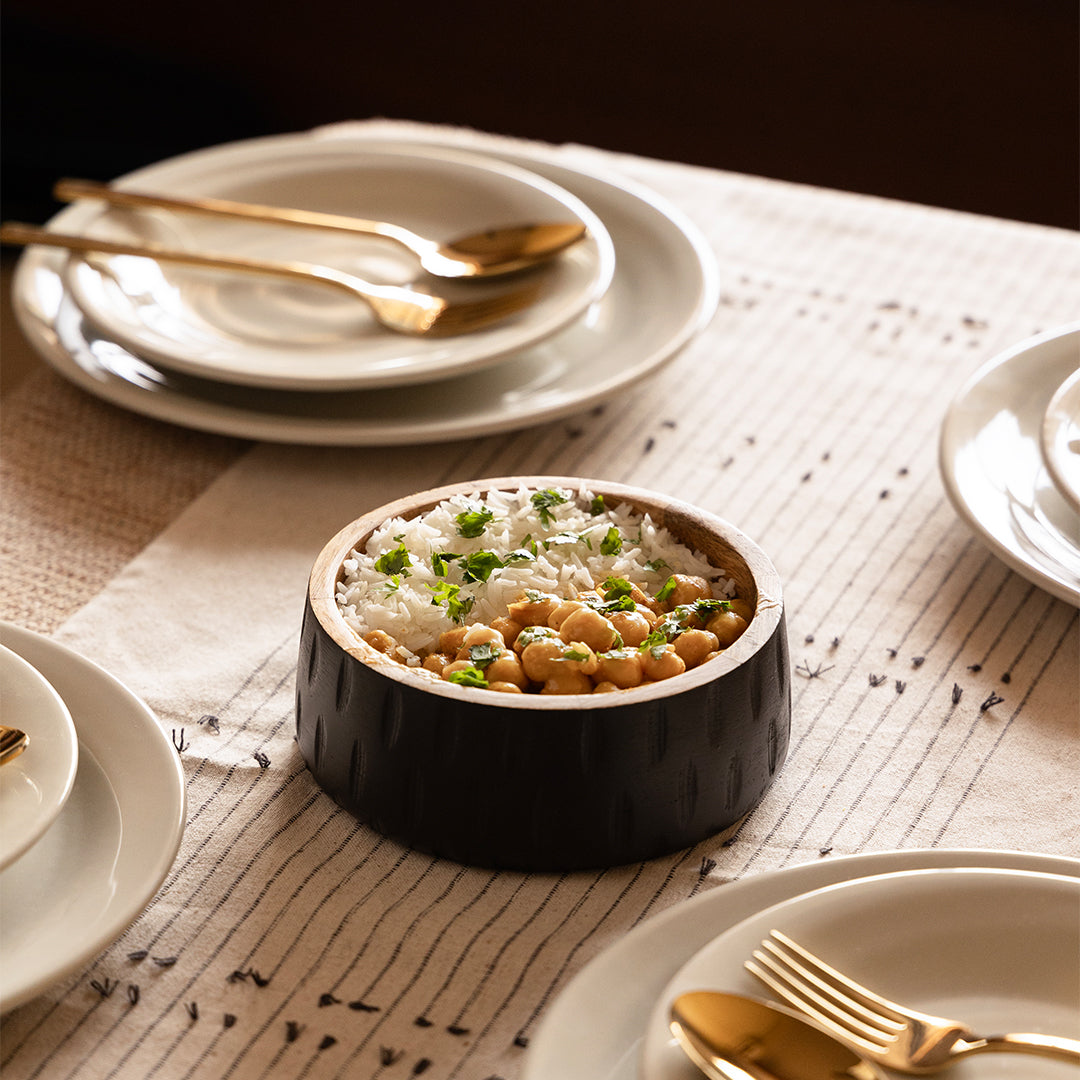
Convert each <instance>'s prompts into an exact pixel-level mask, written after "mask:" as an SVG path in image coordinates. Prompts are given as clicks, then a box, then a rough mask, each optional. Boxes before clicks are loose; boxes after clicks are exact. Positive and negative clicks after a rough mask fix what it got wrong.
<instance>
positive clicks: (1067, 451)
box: [1039, 355, 1080, 513]
mask: <svg viewBox="0 0 1080 1080" xmlns="http://www.w3.org/2000/svg"><path fill="white" fill-rule="evenodd" d="M1076 365H1077V366H1076V370H1075V371H1073V373H1072V374H1071V375H1070V376H1069V377H1068V378H1067V379H1066V380H1065V381H1064V382H1063V383H1062V384H1061V385H1060V386H1059V387H1058V388H1057V390H1055V391H1054V394H1053V396H1052V397H1051V398H1050V403H1049V405H1047V406H1046V412H1045V413H1044V414H1043V422H1042V427H1041V428H1040V429H1039V436H1040V439H1041V443H1042V454H1043V460H1044V461H1045V462H1046V468H1047V471H1048V472H1049V473H1050V477H1051V479H1052V480H1053V481H1054V483H1055V484H1056V485H1057V488H1058V491H1060V492H1061V494H1062V495H1064V496H1065V498H1066V499H1067V500H1068V502H1069V504H1070V505H1071V506H1072V508H1073V509H1074V510H1075V511H1077V513H1080V355H1077V357H1076Z"/></svg>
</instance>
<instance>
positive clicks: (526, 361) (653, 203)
mask: <svg viewBox="0 0 1080 1080" xmlns="http://www.w3.org/2000/svg"><path fill="white" fill-rule="evenodd" d="M305 138H306V137H305ZM310 139H311V143H312V145H313V146H314V145H317V144H318V141H317V140H316V138H315V137H314V136H311V137H310ZM336 141H337V140H335V142H336ZM349 141H350V142H353V141H355V142H358V143H361V144H363V145H367V144H368V143H369V142H372V141H374V140H369V139H356V140H352V139H350V140H349ZM256 142H257V143H258V144H259V145H262V144H264V143H265V144H266V152H267V153H268V154H273V155H276V150H275V140H273V139H271V140H257V141H256ZM302 145H304V144H303V142H301V143H300V144H299V146H302ZM404 145H406V146H410V147H411V146H412V145H414V144H411V143H410V144H404ZM424 145H430V144H424ZM297 152H302V151H300V149H299V147H298V149H297ZM501 157H502V158H504V159H506V160H511V161H513V162H514V163H518V164H522V165H525V166H527V167H528V168H529V169H530V170H532V171H534V172H537V173H540V174H541V175H543V176H545V177H548V178H550V179H552V180H554V181H555V182H556V183H558V184H559V185H560V186H561V187H563V188H565V189H567V190H569V191H571V192H572V193H573V194H575V195H577V196H579V197H580V198H581V199H582V200H583V201H585V202H586V203H588V204H589V205H590V206H591V207H592V208H593V209H594V210H595V211H596V212H597V214H598V215H599V216H600V217H601V218H602V219H603V221H604V224H605V225H606V227H607V229H608V232H609V233H610V235H611V239H612V241H613V243H614V246H615V254H616V263H617V267H618V269H617V271H616V273H615V276H614V279H613V281H612V285H611V288H610V289H609V290H608V292H607V293H606V294H605V295H604V296H603V297H602V298H601V299H600V301H598V302H597V303H596V304H595V305H593V307H592V308H591V309H590V311H589V312H588V313H587V314H586V315H585V316H584V317H583V318H582V319H580V320H579V321H578V322H577V323H575V324H574V325H573V326H571V327H569V328H568V329H567V330H564V331H563V332H562V333H561V334H559V335H557V336H556V337H554V338H551V339H549V340H548V341H546V342H544V343H543V344H541V345H538V346H535V347H533V348H529V349H525V350H524V351H522V352H521V353H518V354H517V355H516V356H514V357H513V358H512V359H511V360H507V361H503V362H502V363H499V364H497V365H495V366H494V367H492V368H489V369H487V370H485V371H483V372H476V373H474V374H471V375H465V376H462V377H461V378H457V379H451V380H444V381H441V382H437V383H430V384H424V385H422V386H418V387H401V388H399V389H386V390H372V391H367V392H360V391H335V392H324V393H318V394H315V393H303V392H298V391H297V392H286V391H274V390H256V389H244V388H237V387H229V386H226V385H224V384H220V383H214V382H211V381H209V380H203V379H193V378H190V377H186V376H183V375H180V374H177V373H166V372H165V371H164V370H161V369H158V368H155V367H154V366H153V365H151V364H149V363H148V362H147V361H145V360H143V359H141V358H139V357H138V356H135V355H134V354H132V353H131V352H130V351H128V350H126V349H124V348H123V347H122V346H121V345H119V344H117V343H116V342H114V341H112V340H111V339H110V338H109V337H108V336H107V335H102V334H100V333H98V332H96V331H95V330H94V328H93V327H91V326H89V325H88V324H87V322H86V319H85V317H84V316H83V315H82V313H81V311H80V310H79V308H78V307H77V306H76V305H75V304H74V303H73V302H72V300H71V298H70V297H69V296H68V295H67V294H66V293H65V289H64V283H63V280H62V278H61V276H60V275H61V271H62V269H63V266H64V263H65V259H64V257H63V256H62V255H59V254H58V253H57V252H55V251H49V250H47V249H45V248H41V247H37V248H31V249H28V250H27V251H26V252H24V254H23V255H22V257H21V258H20V260H19V264H18V267H17V269H16V273H15V279H14V284H13V289H12V295H13V303H14V309H15V313H16V317H17V318H18V321H19V323H20V326H21V327H22V330H23V332H24V333H25V335H26V337H27V339H28V340H29V342H30V343H31V345H32V346H33V347H34V348H35V349H36V350H37V351H38V353H39V354H40V355H41V356H42V357H43V358H44V359H45V360H46V362H48V363H49V364H51V365H52V366H53V367H54V368H55V369H56V370H57V371H58V372H59V373H60V374H61V375H62V376H64V377H65V378H67V379H69V380H71V382H73V383H74V384H75V385H77V386H80V387H82V388H83V389H84V390H87V391H88V392H90V393H92V394H95V395H97V396H99V397H102V398H104V399H105V400H107V401H111V402H112V403H114V404H117V405H120V406H123V407H124V408H128V409H131V410H133V411H135V412H138V413H142V414H144V415H147V416H151V417H154V418H156V419H159V420H167V421H171V422H173V423H177V424H182V425H185V426H188V427H193V428H197V429H200V430H203V431H213V432H217V433H219V434H225V435H234V436H238V437H240V438H249V439H259V440H266V441H272V442H286V443H309V444H319V445H369V446H372V445H399V444H403V443H419V442H437V441H443V440H448V439H462V438H474V437H478V436H483V435H490V434H494V433H497V432H501V431H510V430H514V429H517V428H522V427H527V426H529V425H531V424H537V423H541V422H545V421H551V420H554V419H557V418H559V417H563V416H569V415H571V414H573V413H577V412H581V411H584V410H585V409H588V408H590V407H591V406H592V405H595V404H597V403H601V402H606V401H609V400H610V399H611V397H612V396H613V395H614V394H616V393H617V392H618V391H620V390H622V389H624V388H626V387H629V386H631V385H632V384H633V383H635V382H637V381H639V380H640V379H642V378H644V377H645V376H647V375H649V374H651V373H652V372H654V371H656V370H657V369H658V368H659V367H660V366H662V365H663V364H664V363H666V362H667V361H668V360H670V359H671V358H672V357H673V356H675V355H676V354H677V353H678V352H679V351H680V350H681V349H682V348H683V347H684V346H685V345H686V344H687V342H689V341H690V340H691V339H692V338H693V337H694V336H695V335H697V334H698V333H699V332H700V331H701V330H702V329H703V328H704V327H705V325H706V324H707V323H708V321H709V320H710V319H711V318H712V316H713V313H714V312H715V310H716V304H717V298H718V295H719V275H718V272H717V268H716V263H715V259H714V257H713V255H712V252H711V251H710V250H709V248H708V245H707V244H706V242H705V241H704V239H703V238H702V237H701V235H700V234H699V232H698V230H697V229H696V227H695V226H694V225H692V224H691V223H690V222H689V221H688V220H686V219H685V218H684V216H683V215H682V214H680V213H679V212H678V211H677V210H675V209H673V208H672V207H670V206H669V205H667V204H666V203H665V202H664V201H663V200H661V199H659V198H658V197H657V196H655V195H654V194H653V193H652V192H649V191H647V190H644V189H641V188H639V187H637V186H635V185H631V184H627V183H625V182H624V181H622V180H614V179H611V178H607V179H605V178H602V177H599V176H594V175H592V174H589V173H584V172H580V171H578V170H575V169H571V168H568V167H566V166H563V165H560V164H557V163H556V162H555V161H552V160H548V159H546V158H543V157H539V156H538V157H531V156H527V155H524V154H520V153H517V154H504V155H501ZM92 214H93V210H92V209H90V208H88V207H85V206H72V207H68V208H67V209H66V210H64V211H61V213H60V215H58V216H57V217H56V218H54V219H53V220H54V225H55V227H56V228H61V227H62V228H65V229H76V230H77V229H78V228H80V227H81V226H82V224H83V223H84V222H85V221H87V220H88V215H92Z"/></svg>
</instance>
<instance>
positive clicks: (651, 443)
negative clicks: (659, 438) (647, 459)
mask: <svg viewBox="0 0 1080 1080" xmlns="http://www.w3.org/2000/svg"><path fill="white" fill-rule="evenodd" d="M654 446H656V440H655V439H654V438H653V437H652V436H651V435H650V436H649V437H648V438H647V439H646V440H645V453H646V454H648V453H650V452H651V451H652V449H653V447H654Z"/></svg>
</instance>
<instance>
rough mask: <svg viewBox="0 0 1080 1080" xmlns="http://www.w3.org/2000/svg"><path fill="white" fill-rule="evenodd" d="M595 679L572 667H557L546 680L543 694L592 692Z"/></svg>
mask: <svg viewBox="0 0 1080 1080" xmlns="http://www.w3.org/2000/svg"><path fill="white" fill-rule="evenodd" d="M592 692H593V681H592V679H590V678H589V676H588V675H586V674H585V672H583V671H576V670H575V669H574V668H571V667H564V668H557V669H556V670H555V671H554V672H553V673H552V674H551V677H550V678H548V679H546V680H545V681H544V687H543V689H542V690H541V691H540V693H541V694H591V693H592Z"/></svg>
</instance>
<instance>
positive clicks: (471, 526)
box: [454, 503, 495, 539]
mask: <svg viewBox="0 0 1080 1080" xmlns="http://www.w3.org/2000/svg"><path fill="white" fill-rule="evenodd" d="M494 517H495V514H494V512H493V511H491V510H489V509H488V508H487V507H486V506H484V504H483V503H479V504H477V505H476V506H474V507H473V508H472V509H470V510H462V512H461V513H460V514H458V515H457V516H456V517H455V518H454V521H455V522H456V523H457V531H458V534H459V535H460V536H465V537H468V538H469V539H472V538H473V537H475V536H479V535H480V534H481V533H482V532H483V531H484V529H485V528H487V523H488V522H489V521H491V520H492V519H493V518H494Z"/></svg>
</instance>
